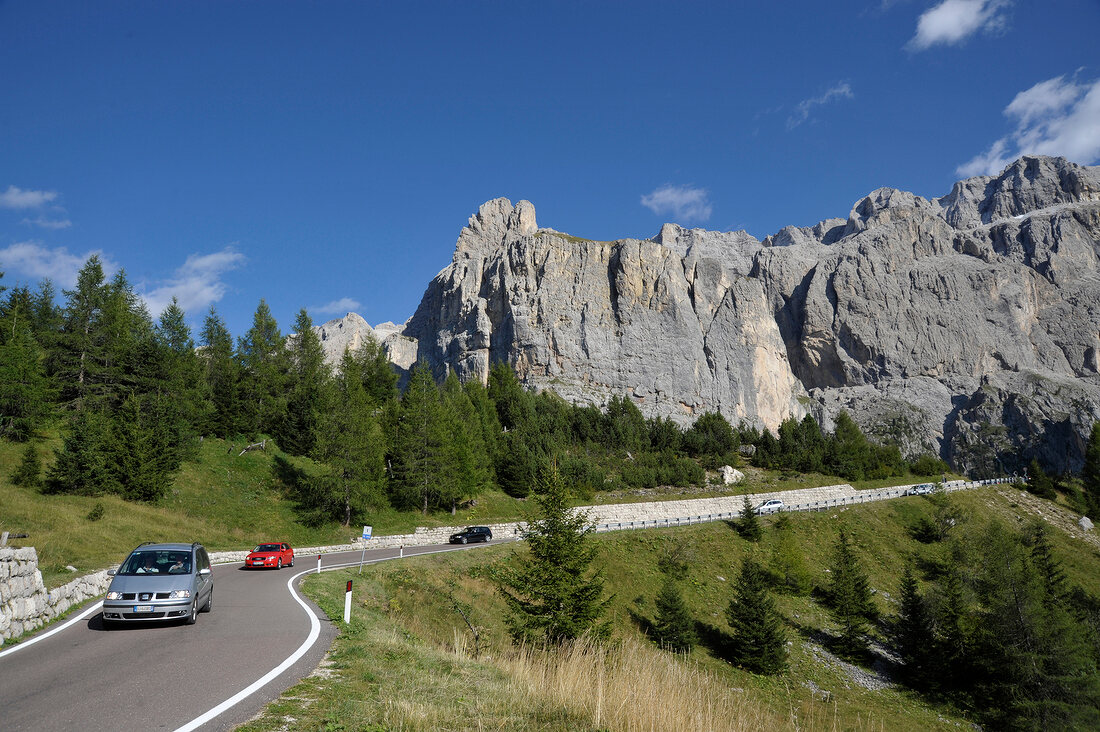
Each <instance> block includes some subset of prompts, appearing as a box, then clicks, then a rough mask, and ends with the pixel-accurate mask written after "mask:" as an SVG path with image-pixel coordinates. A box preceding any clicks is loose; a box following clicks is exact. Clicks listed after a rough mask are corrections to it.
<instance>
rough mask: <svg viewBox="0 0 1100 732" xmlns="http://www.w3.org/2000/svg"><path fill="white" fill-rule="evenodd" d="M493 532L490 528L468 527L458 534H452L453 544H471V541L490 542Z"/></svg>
mask: <svg viewBox="0 0 1100 732" xmlns="http://www.w3.org/2000/svg"><path fill="white" fill-rule="evenodd" d="M492 538H493V532H492V530H491V529H490V528H489V527H488V526H467V527H466V528H465V529H463V530H462V531H460V532H458V533H457V534H451V543H452V544H469V543H470V542H471V541H490V540H491V539H492Z"/></svg>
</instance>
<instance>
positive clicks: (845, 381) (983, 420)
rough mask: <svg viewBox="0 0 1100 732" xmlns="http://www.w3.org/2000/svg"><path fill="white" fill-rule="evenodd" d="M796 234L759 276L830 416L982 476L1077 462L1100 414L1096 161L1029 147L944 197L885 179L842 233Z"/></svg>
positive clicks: (1099, 174)
mask: <svg viewBox="0 0 1100 732" xmlns="http://www.w3.org/2000/svg"><path fill="white" fill-rule="evenodd" d="M823 224H824V226H822V229H825V230H827V231H828V232H835V231H836V226H835V225H833V224H831V223H826V222H823ZM781 233H782V232H781ZM777 240H778V239H777ZM784 241H786V242H789V243H788V245H786V246H771V247H765V248H764V249H763V250H762V251H761V252H760V253H759V254H758V255H757V257H756V260H755V266H754V269H753V271H752V276H753V277H754V278H759V279H760V280H762V281H763V282H764V285H765V289H766V291H767V293H768V297H769V300H770V301H771V304H772V310H773V312H774V313H775V316H776V320H777V322H778V324H779V327H780V330H781V331H782V333H783V338H784V342H785V344H786V346H787V350H788V355H789V358H790V362H791V366H792V369H793V370H794V373H795V375H796V376H797V377H798V379H799V381H800V382H801V383H802V384H803V385H804V386H805V387H806V389H807V390H808V391H809V393H810V395H811V396H812V397H813V398H814V401H815V405H814V407H813V411H814V413H815V414H816V415H817V416H818V418H819V419H820V420H821V421H822V422H824V423H825V424H826V425H828V424H829V423H830V420H831V418H832V417H834V416H835V415H836V413H837V412H838V411H839V410H840V409H846V410H847V411H848V412H849V413H850V414H852V416H853V418H855V419H856V421H857V422H858V423H860V425H861V426H862V427H863V428H864V429H865V430H866V431H868V432H871V433H872V434H876V435H878V436H879V437H881V438H888V439H893V440H894V441H896V442H899V443H900V444H901V446H902V449H903V452H906V453H908V454H913V453H916V452H920V451H923V450H924V449H929V448H930V449H931V451H932V452H936V453H939V454H941V455H942V456H944V457H945V458H948V459H950V460H952V461H953V462H954V464H955V465H956V466H958V467H960V468H963V469H970V470H972V471H975V472H985V473H988V474H994V473H999V472H1014V471H1019V470H1022V467H1023V465H1026V463H1027V460H1028V459H1030V458H1031V457H1039V458H1040V459H1041V460H1042V461H1043V462H1044V463H1045V464H1046V465H1047V466H1049V467H1054V468H1056V469H1066V468H1070V469H1074V468H1076V467H1079V466H1080V461H1081V458H1082V455H1083V439H1084V438H1085V437H1086V436H1087V434H1088V429H1089V427H1090V426H1091V422H1092V421H1093V420H1095V419H1097V418H1100V375H1098V369H1097V355H1096V354H1097V351H1098V348H1100V340H1098V339H1100V170H1098V169H1097V168H1086V167H1082V166H1078V165H1074V164H1073V163H1069V162H1067V161H1065V160H1063V159H1055V158H1023V159H1021V160H1020V161H1017V162H1016V163H1014V164H1012V165H1011V166H1009V167H1008V168H1007V169H1006V170H1005V172H1004V173H1002V174H1001V175H1000V176H997V177H995V178H992V177H989V178H974V179H970V180H967V181H961V182H960V183H957V184H956V185H955V186H954V188H953V190H952V192H951V194H949V195H948V196H945V197H944V198H941V199H935V200H932V201H929V200H927V199H924V198H921V197H919V196H914V195H912V194H909V193H903V192H899V191H893V190H889V189H880V190H878V191H875V192H874V193H872V194H871V195H869V196H867V197H866V198H864V199H863V200H862V201H860V202H858V203H857V204H856V206H855V207H853V209H852V212H851V214H850V215H849V217H848V221H847V223H846V224H845V227H844V234H843V236H841V237H840V238H838V239H835V240H833V241H828V242H827V241H826V238H825V236H822V237H820V238H818V237H816V236H813V235H804V236H802V237H801V238H799V237H796V236H793V235H790V234H788V235H787V236H786V237H785V239H784ZM989 444H997V445H999V447H998V449H995V450H992V451H987V448H986V447H984V446H987V445H989ZM1025 455H1026V456H1027V459H1024V456H1025Z"/></svg>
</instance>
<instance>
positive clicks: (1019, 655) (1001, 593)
mask: <svg viewBox="0 0 1100 732" xmlns="http://www.w3.org/2000/svg"><path fill="white" fill-rule="evenodd" d="M982 540H983V548H984V550H983V552H982V554H981V555H980V559H979V561H980V562H981V567H980V574H979V583H978V592H979V600H980V603H979V605H978V610H977V617H976V619H975V629H976V643H975V649H974V651H973V655H974V656H975V658H976V659H977V663H978V665H979V669H980V673H979V674H978V683H977V684H976V685H975V688H974V694H975V696H976V697H977V699H978V701H979V703H980V704H981V705H982V707H983V708H986V709H988V710H990V715H991V717H992V720H991V721H992V724H993V725H994V726H996V727H998V728H1016V729H1051V728H1054V729H1096V728H1098V726H1100V676H1098V674H1097V670H1096V664H1095V662H1094V661H1093V659H1092V657H1091V653H1090V652H1089V650H1088V643H1087V639H1086V636H1085V634H1084V633H1083V629H1082V628H1080V626H1079V625H1077V624H1075V623H1074V622H1073V621H1072V619H1071V617H1070V615H1069V614H1068V612H1067V611H1066V609H1065V608H1063V607H1062V606H1061V604H1059V603H1050V602H1049V600H1048V591H1047V589H1046V580H1045V578H1043V577H1041V576H1040V574H1039V572H1038V571H1037V569H1036V567H1035V565H1034V562H1033V561H1032V557H1031V552H1029V551H1027V547H1026V545H1025V542H1024V541H1022V540H1021V538H1020V537H1016V536H1013V535H1011V534H1010V533H1009V532H1008V531H1006V530H1005V529H1003V528H1002V527H1001V526H1000V525H998V524H993V525H991V527H990V529H989V530H988V531H987V532H986V534H985V535H984V536H983V537H982Z"/></svg>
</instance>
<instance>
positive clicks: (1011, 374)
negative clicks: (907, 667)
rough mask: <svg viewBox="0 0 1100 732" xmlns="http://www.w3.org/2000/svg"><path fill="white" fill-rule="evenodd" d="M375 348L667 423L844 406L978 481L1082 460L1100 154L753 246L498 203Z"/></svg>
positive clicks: (901, 202) (878, 430)
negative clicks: (599, 233) (584, 225)
mask: <svg viewBox="0 0 1100 732" xmlns="http://www.w3.org/2000/svg"><path fill="white" fill-rule="evenodd" d="M326 325H328V324H326ZM398 339H400V342H398ZM391 341H392V344H391ZM386 343H387V349H388V352H389V353H391V354H394V353H398V352H400V353H401V354H402V356H401V357H402V358H403V359H404V361H403V363H405V364H408V365H411V363H412V362H413V360H414V359H415V360H416V361H419V362H422V363H425V364H427V365H429V366H431V367H432V368H433V369H434V370H435V372H436V374H437V375H438V376H442V375H443V374H444V373H446V372H447V371H448V370H454V371H455V372H457V374H458V375H459V376H460V377H461V378H463V379H472V378H477V379H482V380H484V379H485V378H486V376H487V374H488V371H489V367H490V365H491V364H492V363H494V362H497V361H505V362H507V363H510V364H512V365H513V366H514V367H515V368H516V370H517V372H518V373H519V375H520V377H521V379H523V380H524V382H525V383H526V384H527V385H528V386H530V387H534V388H540V389H542V388H550V389H553V390H555V391H556V392H558V393H559V394H561V395H562V396H563V397H565V398H567V399H570V400H573V401H575V402H583V403H595V404H603V403H604V402H606V400H607V399H608V398H609V397H610V396H612V395H629V396H630V397H631V398H633V400H634V402H635V403H636V404H637V405H638V406H639V408H640V409H641V410H642V411H643V413H645V414H647V415H661V416H670V417H673V418H674V419H677V420H679V421H681V422H687V421H691V420H692V419H694V418H695V417H696V416H698V415H699V414H701V413H702V412H704V411H710V410H716V411H720V412H721V413H722V414H723V415H724V416H726V418H727V419H729V420H730V421H731V422H733V423H734V424H736V423H737V422H738V421H739V420H741V419H744V420H746V421H747V422H751V423H754V424H756V425H758V426H767V427H770V428H773V429H774V428H775V427H776V426H777V425H778V424H779V422H780V421H782V420H783V419H784V418H786V417H788V416H794V417H796V418H801V416H802V415H803V414H805V413H806V412H810V413H812V414H813V415H814V416H815V417H816V418H817V419H818V421H819V422H821V423H822V424H823V426H824V427H826V428H829V429H831V428H832V426H833V420H834V419H835V417H836V415H837V414H838V413H839V412H840V410H847V411H848V412H849V413H850V414H851V415H852V417H853V418H854V419H855V420H856V421H857V423H859V424H860V426H861V427H862V428H863V429H864V430H865V431H866V432H868V433H870V434H871V435H873V436H875V437H876V438H877V439H879V440H881V441H889V442H894V443H896V444H898V445H899V446H900V447H901V449H902V451H903V453H904V454H905V455H906V456H909V457H913V456H916V455H918V454H921V453H924V452H932V453H935V454H937V455H939V456H941V457H944V458H945V459H949V460H951V461H952V462H953V463H954V464H955V465H956V466H957V467H959V468H961V469H964V470H970V471H971V472H972V473H974V475H975V477H986V475H992V474H1003V473H1012V472H1020V471H1022V468H1023V466H1024V465H1026V464H1027V462H1028V461H1029V460H1030V459H1031V458H1032V457H1038V458H1039V459H1040V460H1041V461H1042V462H1043V463H1044V465H1045V467H1047V468H1050V469H1053V470H1066V469H1071V470H1073V469H1078V468H1079V467H1080V465H1081V461H1082V458H1083V450H1084V444H1085V440H1086V438H1087V436H1088V431H1089V428H1090V426H1091V423H1092V422H1093V421H1095V420H1098V419H1100V168H1096V167H1085V166H1080V165H1076V164H1074V163H1071V162H1068V161H1066V160H1064V159H1061V158H1046V157H1025V158H1021V159H1020V160H1018V161H1016V162H1015V163H1013V164H1011V165H1010V166H1008V167H1007V168H1006V169H1005V170H1004V172H1002V173H1001V174H1000V175H998V176H983V177H978V178H971V179H968V180H964V181H960V182H958V183H956V184H955V185H954V187H953V188H952V190H951V192H950V193H948V194H947V195H945V196H943V197H941V198H934V199H927V198H923V197H921V196H917V195H914V194H912V193H907V192H904V191H899V190H895V189H891V188H881V189H879V190H876V191H873V192H872V193H870V194H869V195H867V196H865V197H864V198H863V199H861V200H860V201H857V202H856V203H855V205H854V206H853V207H852V210H851V211H850V212H849V214H848V216H847V218H843V219H842V218H832V219H826V220H825V221H822V222H820V223H819V224H816V225H814V226H810V227H786V228H784V229H782V230H781V231H779V232H778V233H776V234H775V235H773V236H769V237H767V238H766V239H765V240H764V241H763V242H760V241H758V240H757V239H755V238H753V237H752V236H750V235H749V234H747V233H745V232H710V231H704V230H701V229H684V228H682V227H680V226H678V225H676V224H666V225H665V226H663V227H662V228H661V230H660V232H659V233H658V234H657V235H656V236H655V237H653V238H652V239H647V240H637V239H622V240H618V241H613V242H598V241H589V240H585V239H579V238H577V237H573V236H569V235H567V234H562V233H559V232H557V231H554V230H552V229H545V228H539V226H538V224H537V222H536V217H535V209H534V207H533V206H532V205H531V204H530V203H529V202H527V201H520V202H519V203H517V204H515V205H513V204H512V203H511V202H509V201H508V200H506V199H496V200H494V201H489V202H488V203H486V204H484V205H483V206H481V208H480V209H479V211H478V212H477V214H475V215H474V216H472V217H471V218H470V221H469V223H468V225H467V226H466V227H465V228H464V229H463V230H462V232H461V233H460V235H459V237H458V242H457V245H456V247H455V253H454V257H453V259H452V262H451V264H450V265H449V266H448V267H446V268H445V269H444V270H443V271H441V272H440V273H439V275H437V276H436V278H435V279H434V280H433V281H432V282H431V283H430V284H429V286H428V289H427V291H426V292H425V293H424V297H423V300H422V301H421V303H420V306H419V307H418V309H417V311H416V313H415V314H414V315H413V317H412V318H410V320H409V321H408V322H407V323H406V324H405V326H404V328H403V330H401V331H400V332H396V331H394V332H392V333H391V334H390V335H388V336H387V339H386ZM414 354H415V355H414ZM406 367H407V366H406Z"/></svg>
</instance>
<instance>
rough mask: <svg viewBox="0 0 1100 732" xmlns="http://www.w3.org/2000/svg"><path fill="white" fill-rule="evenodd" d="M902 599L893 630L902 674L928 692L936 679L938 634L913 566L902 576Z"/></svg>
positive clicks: (907, 567) (909, 682) (907, 568)
mask: <svg viewBox="0 0 1100 732" xmlns="http://www.w3.org/2000/svg"><path fill="white" fill-rule="evenodd" d="M900 595H901V604H900V607H899V609H898V616H897V618H896V619H895V621H894V626H893V627H894V639H895V643H896V646H897V649H898V655H899V656H900V657H901V661H902V674H903V675H904V677H905V680H906V682H907V683H908V684H909V685H910V686H912V687H913V688H916V689H927V688H928V687H929V686H930V684H931V682H932V680H933V678H934V675H933V669H934V665H935V658H934V655H933V654H934V652H935V650H934V649H935V633H934V629H933V621H932V616H931V614H930V613H929V611H928V607H927V604H926V603H925V601H924V598H923V597H922V596H921V594H920V589H919V587H918V586H917V579H916V577H914V576H913V568H912V566H911V565H906V567H905V572H904V573H903V574H902V577H901V588H900Z"/></svg>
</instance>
